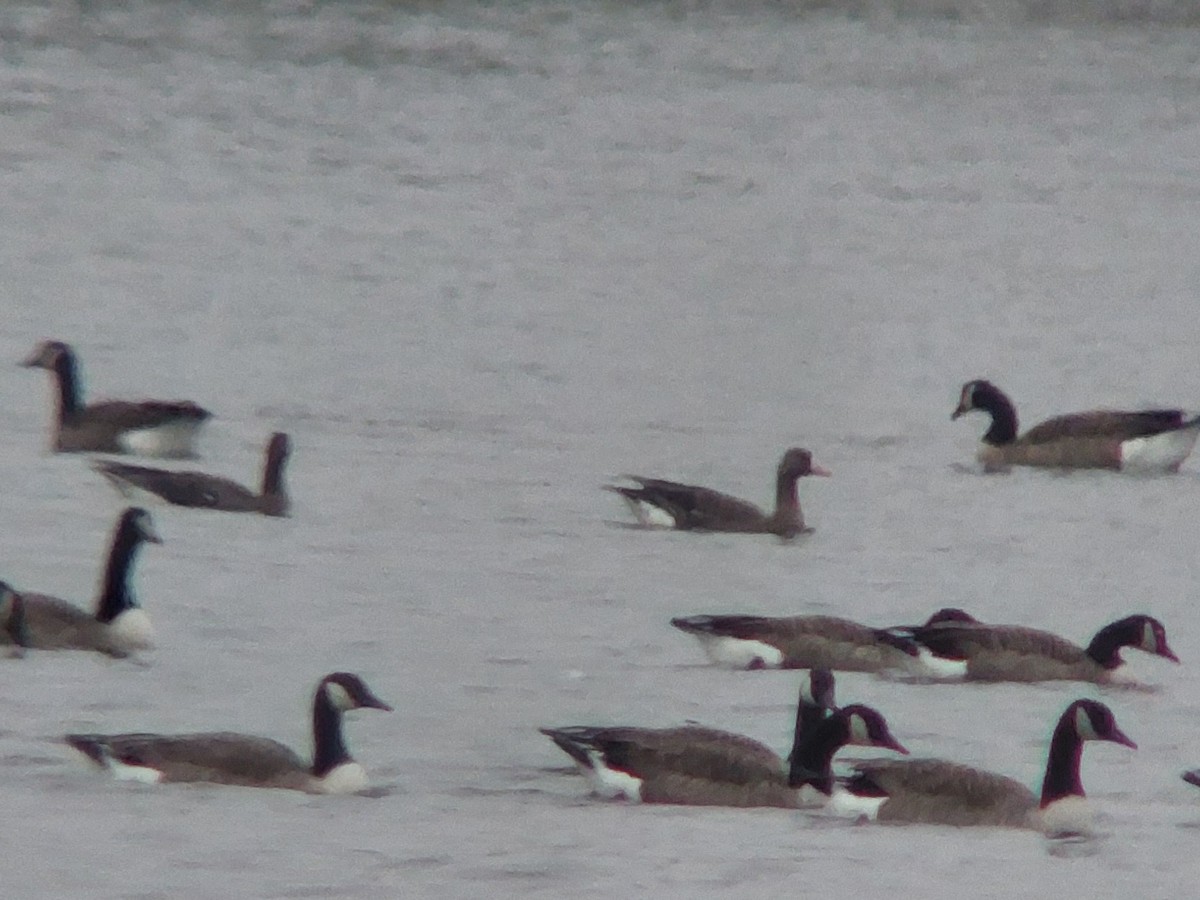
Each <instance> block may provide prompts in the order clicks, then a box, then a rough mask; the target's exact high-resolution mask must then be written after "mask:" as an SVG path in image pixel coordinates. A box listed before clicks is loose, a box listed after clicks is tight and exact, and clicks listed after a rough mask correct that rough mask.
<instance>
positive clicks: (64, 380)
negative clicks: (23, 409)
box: [54, 352, 83, 422]
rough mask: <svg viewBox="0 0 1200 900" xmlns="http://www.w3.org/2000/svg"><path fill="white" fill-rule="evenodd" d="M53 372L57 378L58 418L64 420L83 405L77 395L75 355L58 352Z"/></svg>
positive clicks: (77, 383) (77, 375) (77, 378)
mask: <svg viewBox="0 0 1200 900" xmlns="http://www.w3.org/2000/svg"><path fill="white" fill-rule="evenodd" d="M54 374H55V376H56V377H57V379H58V419H59V421H60V422H61V421H64V420H65V419H67V418H68V417H70V416H73V415H74V414H75V413H77V412H79V410H80V408H81V407H82V406H83V403H82V401H81V400H80V397H79V374H78V372H77V370H76V368H75V357H74V356H73V355H72V354H71V353H69V352H66V353H60V354H59V355H58V357H57V359H55V361H54Z"/></svg>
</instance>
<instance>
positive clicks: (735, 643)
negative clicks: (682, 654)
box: [695, 634, 783, 669]
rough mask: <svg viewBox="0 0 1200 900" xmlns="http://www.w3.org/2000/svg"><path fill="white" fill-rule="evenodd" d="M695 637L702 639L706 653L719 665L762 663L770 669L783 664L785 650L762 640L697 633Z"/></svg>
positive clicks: (748, 665) (744, 665)
mask: <svg viewBox="0 0 1200 900" xmlns="http://www.w3.org/2000/svg"><path fill="white" fill-rule="evenodd" d="M695 637H697V638H698V639H699V640H700V646H701V647H703V648H704V653H705V655H706V656H707V657H708V658H709V660H711V661H712V662H713V663H715V664H716V665H718V666H732V667H733V668H735V669H748V668H750V667H751V666H755V665H762V666H765V667H766V668H768V669H778V668H779V667H780V666H781V665H783V652H782V651H781V650H780V649H779V648H778V647H772V646H771V645H770V644H764V643H763V642H762V641H747V640H743V639H741V638H734V637H726V636H724V635H715V634H697V635H695Z"/></svg>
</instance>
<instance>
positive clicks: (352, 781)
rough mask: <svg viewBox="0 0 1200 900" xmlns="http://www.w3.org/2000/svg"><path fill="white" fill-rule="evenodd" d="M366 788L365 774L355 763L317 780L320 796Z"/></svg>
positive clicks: (355, 792)
mask: <svg viewBox="0 0 1200 900" xmlns="http://www.w3.org/2000/svg"><path fill="white" fill-rule="evenodd" d="M342 693H345V691H343V692H342ZM366 787H367V772H366V770H365V769H364V768H363V767H362V766H360V765H359V764H358V763H356V762H348V763H342V764H341V765H340V766H335V767H334V768H332V769H330V770H329V771H328V772H327V773H326V774H325V777H324V778H319V779H317V790H319V791H320V792H321V793H322V794H357V793H358V792H359V791H361V790H365V789H366Z"/></svg>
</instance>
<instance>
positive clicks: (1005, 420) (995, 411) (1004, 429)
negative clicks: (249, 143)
mask: <svg viewBox="0 0 1200 900" xmlns="http://www.w3.org/2000/svg"><path fill="white" fill-rule="evenodd" d="M972 402H973V403H974V405H975V408H976V409H982V410H984V411H985V412H987V413H989V414H990V415H991V417H992V427H991V428H989V429H988V430H987V433H986V434H984V436H983V442H984V443H985V444H991V445H993V446H995V447H1000V446H1003V445H1004V444H1011V443H1012V442H1013V441H1015V440H1016V439H1017V408H1016V407H1015V406H1013V404H1012V401H1011V400H1009V399H1008V397H1006V396H1005V395H1004V393H1003V392H1002V391H1000V390H999V389H998V388H995V387H992V386H991V385H984V386H981V387H978V388H976V389H975V395H974V397H973V400H972Z"/></svg>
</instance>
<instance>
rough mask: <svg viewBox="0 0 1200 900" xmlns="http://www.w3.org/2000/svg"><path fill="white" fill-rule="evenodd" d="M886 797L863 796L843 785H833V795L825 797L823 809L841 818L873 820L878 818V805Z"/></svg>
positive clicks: (880, 804) (881, 804) (879, 805)
mask: <svg viewBox="0 0 1200 900" xmlns="http://www.w3.org/2000/svg"><path fill="white" fill-rule="evenodd" d="M887 799H888V798H887V797H863V796H861V795H859V794H855V793H853V792H852V791H848V790H846V789H845V788H844V787H841V786H835V787H834V789H833V795H832V796H831V797H829V798H828V799H827V802H826V803H825V805H824V811H825V812H827V813H829V815H831V816H837V817H839V818H843V819H855V820H857V819H867V820H868V821H871V822H874V821H875V820H876V819H878V818H879V807H881V806H883V804H884V802H885V801H886V800H887Z"/></svg>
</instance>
